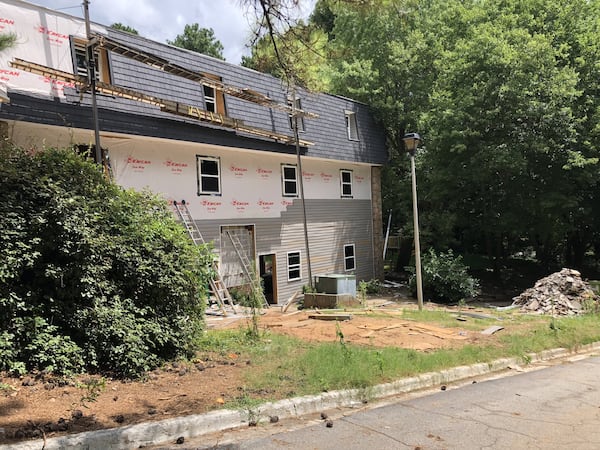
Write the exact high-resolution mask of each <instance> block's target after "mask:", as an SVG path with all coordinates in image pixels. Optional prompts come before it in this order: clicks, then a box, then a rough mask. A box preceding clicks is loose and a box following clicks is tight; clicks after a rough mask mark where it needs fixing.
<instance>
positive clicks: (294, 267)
mask: <svg viewBox="0 0 600 450" xmlns="http://www.w3.org/2000/svg"><path fill="white" fill-rule="evenodd" d="M291 256H294V257H295V256H297V257H298V263H295V264H290V257H291ZM286 260H287V274H288V281H298V280H301V279H302V252H300V251H295V252H287V258H286ZM296 271H297V272H298V276H297V277H292V272H294V273H295V272H296Z"/></svg>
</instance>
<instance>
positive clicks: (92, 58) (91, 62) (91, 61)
mask: <svg viewBox="0 0 600 450" xmlns="http://www.w3.org/2000/svg"><path fill="white" fill-rule="evenodd" d="M83 11H84V15H85V34H86V38H87V43H86V56H87V60H86V63H87V70H88V82H89V83H90V89H91V91H92V92H91V94H92V120H93V122H94V138H95V147H96V152H95V154H94V159H95V161H96V164H100V165H101V166H102V164H103V162H104V158H103V155H102V147H101V146H100V122H99V120H98V104H97V101H96V53H95V51H94V47H95V44H96V42H92V31H91V26H90V2H89V0H83Z"/></svg>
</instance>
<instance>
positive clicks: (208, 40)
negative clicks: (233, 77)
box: [167, 23, 225, 60]
mask: <svg viewBox="0 0 600 450" xmlns="http://www.w3.org/2000/svg"><path fill="white" fill-rule="evenodd" d="M167 43H168V44H171V45H174V46H175V47H181V48H185V49H188V50H192V51H194V52H198V53H203V54H205V55H209V56H213V57H215V58H218V59H223V60H224V59H225V58H224V57H223V44H222V43H221V41H219V40H218V39H217V38H216V37H215V32H214V30H213V29H212V28H200V25H198V24H197V23H194V24H192V25H189V24H188V25H186V26H185V27H184V29H183V33H182V34H178V35H177V36H176V37H175V39H174V40H172V41H169V40H167Z"/></svg>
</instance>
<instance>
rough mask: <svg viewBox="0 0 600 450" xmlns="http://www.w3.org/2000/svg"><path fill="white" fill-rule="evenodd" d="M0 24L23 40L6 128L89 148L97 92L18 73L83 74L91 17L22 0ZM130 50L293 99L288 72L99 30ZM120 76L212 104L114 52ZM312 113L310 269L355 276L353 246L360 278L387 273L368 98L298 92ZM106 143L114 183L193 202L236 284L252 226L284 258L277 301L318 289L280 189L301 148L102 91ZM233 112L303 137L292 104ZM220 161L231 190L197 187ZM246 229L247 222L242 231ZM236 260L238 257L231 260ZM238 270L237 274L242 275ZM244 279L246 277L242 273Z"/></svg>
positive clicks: (289, 202)
mask: <svg viewBox="0 0 600 450" xmlns="http://www.w3.org/2000/svg"><path fill="white" fill-rule="evenodd" d="M0 17H1V18H2V19H3V21H2V23H1V24H0V26H1V27H3V28H2V30H0V31H2V32H15V33H16V34H17V36H18V39H17V42H18V44H17V45H16V46H15V47H14V48H11V49H8V50H6V51H4V52H2V53H1V54H0V85H1V87H2V88H3V90H4V86H6V91H7V94H8V97H9V98H10V104H5V103H2V104H0V125H1V126H2V128H1V129H0V131H1V132H2V133H3V134H4V133H5V134H6V135H7V136H8V137H9V138H11V139H13V141H15V143H17V144H20V145H22V146H25V147H38V148H41V147H43V146H67V145H72V144H90V143H93V141H94V137H93V133H92V132H91V129H92V128H93V127H92V111H91V107H90V104H91V101H90V100H91V99H90V94H89V93H88V92H84V93H81V92H79V91H77V90H76V89H75V86H74V85H73V84H70V83H66V82H59V81H56V80H53V79H51V78H48V77H43V76H39V75H34V74H32V73H29V72H26V71H22V70H18V69H13V68H11V66H10V61H12V60H13V59H14V58H20V59H24V60H27V61H31V62H34V63H38V64H41V65H44V66H47V67H50V68H54V69H57V70H61V71H65V72H70V73H72V71H73V61H72V49H71V43H70V41H71V39H72V37H73V36H77V37H84V36H85V26H84V22H83V21H82V20H81V19H78V18H75V17H71V16H69V15H66V14H63V13H60V12H55V11H51V10H48V9H45V8H41V7H38V6H35V5H31V4H28V3H25V2H22V1H20V0H4V1H3V2H2V4H1V5H0ZM92 28H93V31H94V32H96V33H100V34H104V35H108V36H110V37H111V38H113V39H115V40H118V41H120V42H122V43H124V44H126V45H129V46H130V47H133V48H136V49H139V50H141V51H145V52H148V53H150V54H153V55H155V56H157V57H160V58H163V59H164V60H165V61H168V62H169V63H170V64H177V65H179V66H183V67H186V68H188V69H191V70H193V71H197V72H201V73H204V74H212V75H217V76H219V77H221V79H222V81H223V82H224V83H225V84H226V85H229V86H233V87H237V88H248V89H251V90H253V91H256V92H259V93H262V94H264V95H266V96H268V97H269V98H271V99H273V100H275V101H276V102H278V103H281V104H286V103H287V99H288V94H289V89H288V88H287V87H286V86H284V85H283V84H282V82H281V80H278V79H276V78H273V77H271V76H269V75H265V74H261V73H258V72H255V71H253V70H250V69H246V68H243V67H240V66H235V65H231V64H228V63H226V62H224V61H220V60H217V59H214V58H211V57H208V56H205V55H201V54H198V53H193V52H189V51H187V50H183V49H178V48H174V47H171V46H169V45H166V44H161V43H157V42H153V41H150V40H148V39H145V38H143V37H140V36H134V35H131V34H128V33H123V32H120V31H118V30H112V29H110V28H105V27H103V26H100V25H93V27H92ZM108 55H109V58H108V62H109V65H110V67H111V77H112V78H111V83H112V84H113V85H115V86H118V87H122V88H128V89H131V90H134V91H137V92H141V93H144V94H147V95H152V96H155V97H158V98H162V99H165V100H170V101H178V102H182V103H186V104H190V105H192V106H197V107H199V108H203V107H204V100H203V97H202V87H201V85H200V84H199V83H197V82H194V81H190V80H187V79H183V78H181V77H177V76H175V75H171V74H168V73H165V72H163V71H161V70H158V69H156V68H152V67H150V66H148V65H145V64H143V63H141V62H137V61H133V60H131V59H128V58H125V57H123V56H120V55H118V54H116V53H110V52H109V53H108ZM298 98H300V100H301V102H302V108H303V109H305V110H306V111H309V112H313V113H316V114H318V115H319V117H318V118H315V119H308V118H305V120H304V124H305V130H304V131H302V132H301V133H300V139H302V140H306V141H310V142H312V143H313V145H307V146H306V147H303V148H301V149H300V153H301V154H302V155H303V156H302V169H303V171H302V179H303V182H304V194H305V199H306V201H305V209H306V214H307V223H308V235H309V243H310V256H311V269H312V275H313V276H318V275H326V274H332V273H345V272H344V252H343V248H344V245H347V244H353V245H354V248H355V264H356V268H355V270H354V271H353V272H352V273H354V274H355V275H356V278H357V280H361V279H371V278H373V277H379V276H382V274H383V268H382V266H381V265H382V262H381V253H382V248H381V242H382V223H381V192H380V187H379V183H380V176H379V168H378V166H379V165H380V164H383V163H384V162H385V161H386V157H387V154H386V149H385V142H384V135H383V132H382V130H381V129H380V128H379V127H378V126H377V125H376V124H375V122H374V121H373V117H372V114H371V112H370V110H369V108H368V107H367V106H366V105H363V104H360V103H358V102H354V101H352V100H350V99H347V98H344V97H340V96H334V95H328V94H319V93H311V92H308V91H304V90H302V89H299V90H298ZM97 100H98V108H99V109H98V116H99V123H100V129H101V142H102V146H103V148H105V149H106V150H108V152H109V154H110V161H111V166H112V169H113V173H114V176H115V180H116V182H117V183H119V184H120V185H122V186H124V187H130V188H134V189H144V188H148V189H150V190H152V191H154V192H157V193H160V194H162V195H163V196H164V197H165V199H167V200H171V201H182V200H185V201H186V203H187V204H188V207H189V209H190V213H191V214H192V216H193V217H194V218H195V220H196V221H197V224H198V226H199V228H200V230H201V232H202V233H203V235H204V238H205V239H206V240H210V241H214V245H215V251H216V252H217V253H219V255H220V258H221V262H222V267H224V268H225V270H226V271H228V272H230V273H227V274H226V275H231V276H230V284H232V285H234V284H236V283H239V276H238V275H239V274H238V275H236V274H235V272H236V270H237V269H236V267H235V263H232V261H231V259H232V258H233V259H234V256H235V255H233V252H232V251H231V248H227V243H226V242H223V241H222V236H223V235H222V232H221V230H222V227H225V226H231V227H237V229H238V230H240V232H241V233H242V234H243V233H244V230H245V229H247V230H252V233H253V236H252V238H251V239H248V240H247V245H248V246H253V247H254V249H253V250H254V253H255V254H254V259H255V262H256V263H257V267H258V262H259V256H260V255H265V254H275V256H276V280H275V281H276V284H277V294H278V295H277V300H278V301H279V302H282V301H285V300H287V299H288V298H289V297H290V296H291V295H292V294H293V293H294V292H295V291H297V290H301V289H302V286H303V285H306V284H308V283H309V278H308V272H309V271H308V261H307V255H306V249H305V239H304V227H303V208H302V202H301V201H300V200H299V198H297V197H289V196H284V195H283V192H282V175H281V165H282V164H291V165H296V164H297V159H296V149H295V146H294V145H288V144H283V143H278V142H275V141H274V140H271V139H268V138H266V137H259V136H250V135H248V134H244V133H241V132H238V131H236V130H235V129H227V128H224V127H220V126H217V125H214V124H208V123H202V122H199V121H197V120H194V119H191V118H182V117H179V116H174V115H172V114H169V113H166V112H162V111H160V108H159V107H158V106H155V105H151V104H146V103H141V102H138V101H135V100H131V99H124V98H119V97H113V96H109V95H100V96H98V99H97ZM224 101H225V106H226V109H227V116H229V117H232V118H235V119H240V120H243V122H244V123H245V124H246V125H249V126H253V127H257V128H260V129H263V130H268V131H271V132H275V133H279V134H284V135H289V136H291V135H292V130H291V129H290V125H289V117H288V114H287V113H286V112H282V111H280V110H277V109H270V108H267V107H265V106H261V105H258V104H256V103H252V102H248V101H244V100H241V99H239V98H236V97H233V96H230V95H227V94H226V95H225V96H224ZM346 111H350V112H352V113H354V114H355V117H356V125H357V134H358V140H351V139H349V137H348V135H347V130H346V123H345V112H346ZM198 156H209V157H216V158H219V161H220V168H221V186H222V191H221V194H220V195H199V194H198V176H197V157H198ZM340 170H346V171H351V172H352V179H353V183H352V197H351V198H342V196H341V185H340ZM244 227H246V228H244ZM288 252H300V254H301V279H300V280H293V281H289V280H288V267H287V255H288ZM232 255H233V256H232ZM238 272H239V271H238ZM236 277H237V278H236Z"/></svg>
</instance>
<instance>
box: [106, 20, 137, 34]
mask: <svg viewBox="0 0 600 450" xmlns="http://www.w3.org/2000/svg"><path fill="white" fill-rule="evenodd" d="M110 27H111V28H114V29H115V30H121V31H125V32H127V33H131V34H135V35H138V34H139V33H138V32H137V30H136V29H135V28H132V27H130V26H129V25H123V24H122V23H121V22H115V23H113V24H112V25H111V26H110Z"/></svg>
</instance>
